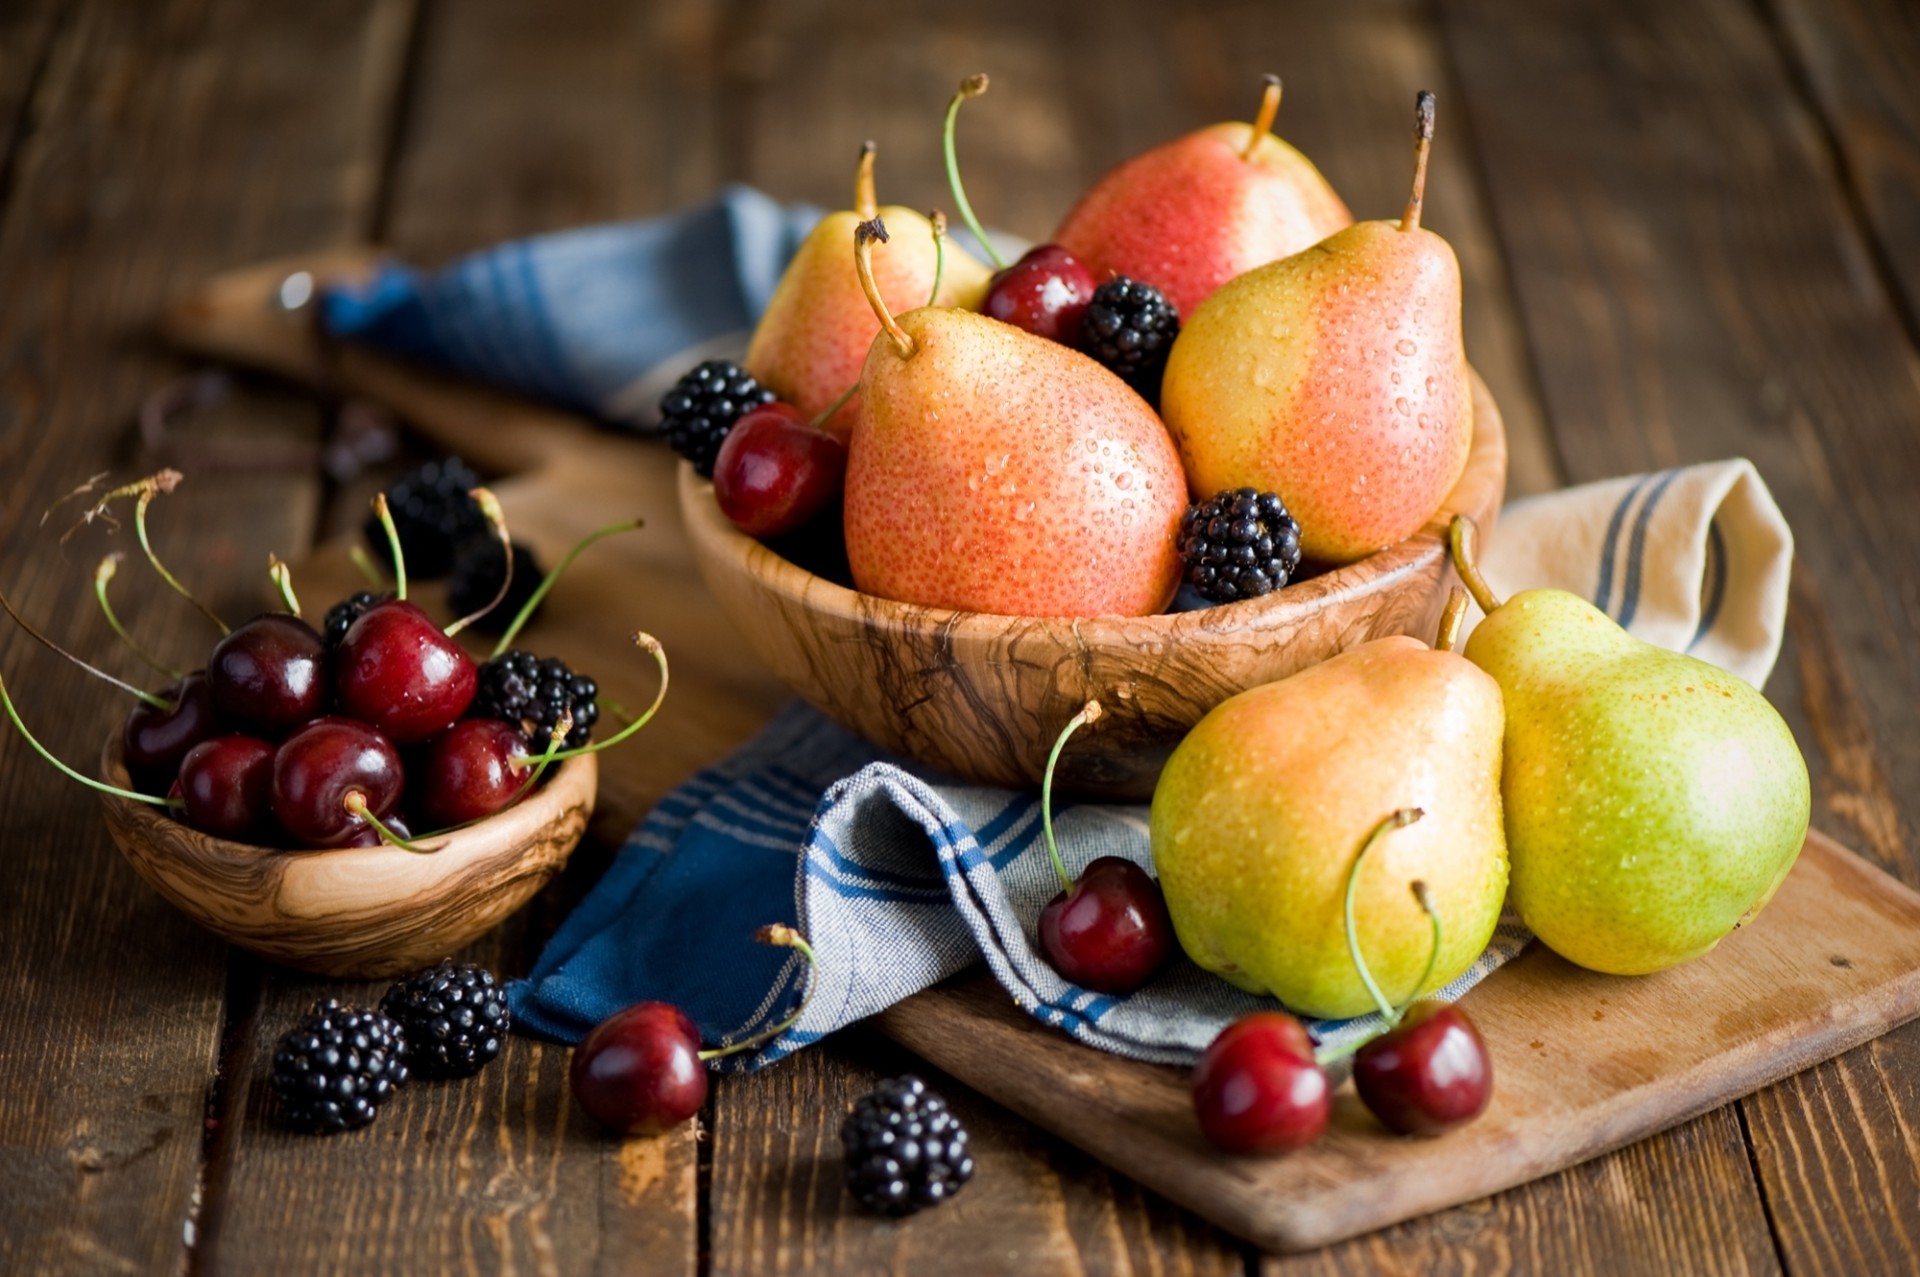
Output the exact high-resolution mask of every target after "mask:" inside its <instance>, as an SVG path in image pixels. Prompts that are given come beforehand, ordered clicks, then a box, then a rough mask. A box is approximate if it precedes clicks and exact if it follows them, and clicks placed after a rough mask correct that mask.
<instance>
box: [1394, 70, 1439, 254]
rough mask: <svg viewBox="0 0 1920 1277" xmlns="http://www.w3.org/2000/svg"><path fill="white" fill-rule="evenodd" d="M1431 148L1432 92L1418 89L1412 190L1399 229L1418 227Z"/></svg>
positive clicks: (1406, 229) (1416, 95)
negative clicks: (1428, 153) (1428, 154)
mask: <svg viewBox="0 0 1920 1277" xmlns="http://www.w3.org/2000/svg"><path fill="white" fill-rule="evenodd" d="M1432 149H1433V94H1432V92H1431V91H1429V90H1427V89H1422V90H1420V92H1419V93H1417V94H1415V95H1414V99H1413V192H1412V194H1410V195H1408V196H1407V208H1406V211H1405V212H1404V213H1402V214H1400V229H1401V230H1403V231H1413V230H1418V229H1420V208H1421V202H1422V201H1423V200H1425V199H1426V196H1427V152H1428V151H1431V150H1432Z"/></svg>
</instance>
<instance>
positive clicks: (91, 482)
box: [40, 470, 118, 541]
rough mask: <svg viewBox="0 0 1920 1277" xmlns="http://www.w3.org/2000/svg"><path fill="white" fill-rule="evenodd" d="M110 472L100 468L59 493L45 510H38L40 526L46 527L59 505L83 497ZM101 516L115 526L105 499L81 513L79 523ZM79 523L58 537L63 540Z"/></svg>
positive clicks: (110, 472) (70, 534)
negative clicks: (67, 490) (73, 486)
mask: <svg viewBox="0 0 1920 1277" xmlns="http://www.w3.org/2000/svg"><path fill="white" fill-rule="evenodd" d="M112 473H113V471H111V470H102V471H101V472H100V473H99V474H96V475H93V476H92V477H90V478H89V479H88V480H87V481H86V482H85V483H82V484H80V485H79V486H77V487H75V488H73V489H72V490H71V491H69V492H66V493H64V494H63V495H61V496H60V497H59V498H58V499H57V500H55V501H54V503H53V504H52V505H50V506H48V507H47V508H46V509H45V510H42V511H41V512H40V526H41V527H43V528H44V527H46V526H47V520H48V519H51V518H52V517H53V512H54V511H55V510H58V509H59V508H60V507H61V506H63V505H65V504H66V503H67V502H69V501H72V500H74V499H75V498H77V497H84V496H86V495H88V494H89V493H91V492H92V491H93V490H94V489H95V488H97V487H99V486H100V485H101V483H102V482H104V481H105V480H106V477H107V476H108V475H110V474H112ZM102 517H104V518H106V520H107V521H108V522H109V523H114V524H116V526H117V523H118V521H117V520H115V519H114V518H113V516H112V515H110V514H108V513H107V511H106V503H105V501H102V502H99V503H97V504H96V505H94V507H93V508H92V509H90V510H88V511H87V512H86V513H85V514H83V515H81V516H80V523H92V522H93V521H94V520H95V519H96V518H102ZM80 523H76V524H74V525H73V527H71V528H68V529H67V531H66V533H65V535H63V536H62V537H61V538H60V539H61V540H62V541H65V540H66V539H67V537H69V536H72V535H73V533H74V531H75V529H77V528H78V527H79V526H80Z"/></svg>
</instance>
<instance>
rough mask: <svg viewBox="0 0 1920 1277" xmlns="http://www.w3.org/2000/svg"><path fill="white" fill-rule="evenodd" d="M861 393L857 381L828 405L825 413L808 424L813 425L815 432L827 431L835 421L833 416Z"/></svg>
mask: <svg viewBox="0 0 1920 1277" xmlns="http://www.w3.org/2000/svg"><path fill="white" fill-rule="evenodd" d="M859 392H860V383H859V382H857V381H856V382H854V383H853V384H852V385H851V386H848V387H847V388H846V389H845V390H843V391H841V392H840V397H839V398H838V399H836V400H834V401H833V402H832V403H830V404H828V405H827V406H826V409H825V411H823V412H821V414H820V415H819V416H817V417H815V418H814V419H813V420H812V421H811V422H809V423H808V424H809V425H811V426H812V427H813V428H814V429H815V430H824V429H826V427H827V423H828V422H829V421H832V420H833V414H835V413H836V412H839V411H840V410H841V409H842V408H844V407H846V406H847V400H849V399H851V398H853V397H854V396H855V395H856V394H858V393H859Z"/></svg>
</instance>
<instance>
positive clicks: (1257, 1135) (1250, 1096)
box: [1193, 1011, 1333, 1153]
mask: <svg viewBox="0 0 1920 1277" xmlns="http://www.w3.org/2000/svg"><path fill="white" fill-rule="evenodd" d="M1193 1109H1194V1113H1195V1115H1196V1116H1198V1117H1199V1119H1200V1129H1201V1131H1202V1132H1204V1133H1205V1135H1206V1137H1207V1138H1208V1139H1209V1140H1211V1141H1213V1143H1214V1144H1216V1145H1217V1146H1219V1147H1220V1148H1223V1149H1225V1150H1227V1151H1228V1152H1229V1153H1284V1152H1287V1151H1289V1150H1291V1149H1296V1148H1304V1147H1306V1146H1307V1145H1308V1144H1311V1143H1313V1141H1314V1140H1316V1139H1318V1138H1320V1133H1321V1132H1322V1131H1324V1130H1326V1129H1327V1119H1328V1117H1329V1116H1331V1115H1332V1113H1333V1086H1332V1084H1331V1083H1330V1082H1328V1080H1327V1073H1326V1070H1325V1069H1323V1068H1321V1067H1320V1065H1319V1064H1317V1063H1315V1062H1314V1058H1313V1040H1312V1039H1311V1038H1309V1037H1308V1036H1307V1031H1306V1029H1305V1028H1303V1027H1302V1026H1301V1024H1300V1021H1298V1020H1296V1019H1294V1018H1293V1017H1292V1016H1290V1015H1287V1014H1285V1013H1284V1012H1280V1011H1256V1012H1254V1013H1253V1014H1252V1015H1248V1016H1243V1017H1241V1018H1240V1019H1238V1020H1235V1021H1234V1022H1233V1023H1232V1024H1229V1025H1228V1026H1227V1027H1226V1028H1225V1029H1222V1030H1221V1032H1220V1036H1219V1037H1217V1038H1215V1039H1214V1040H1213V1042H1212V1044H1211V1045H1210V1046H1208V1047H1207V1049H1206V1050H1205V1051H1204V1052H1202V1053H1201V1056H1200V1062H1199V1063H1198V1064H1196V1065H1195V1066H1194V1069H1193Z"/></svg>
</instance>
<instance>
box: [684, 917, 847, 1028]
mask: <svg viewBox="0 0 1920 1277" xmlns="http://www.w3.org/2000/svg"><path fill="white" fill-rule="evenodd" d="M753 938H754V939H755V940H758V941H759V942H760V943H761V944H772V945H779V946H781V947H783V948H787V949H797V950H799V951H800V956H801V957H803V958H805V959H806V960H807V967H808V969H809V974H808V977H807V989H806V992H805V993H803V994H801V995H800V1005H799V1006H797V1007H795V1008H794V1011H793V1014H792V1015H790V1016H788V1017H787V1018H786V1019H784V1020H782V1021H780V1023H778V1024H776V1025H774V1026H773V1027H772V1028H770V1029H763V1030H761V1031H760V1032H758V1033H756V1034H754V1035H753V1036H752V1037H750V1038H744V1039H742V1040H741V1041H739V1042H735V1043H734V1044H733V1045H732V1046H721V1047H714V1048H713V1049H712V1050H708V1051H702V1052H700V1058H701V1059H702V1060H718V1059H721V1058H723V1057H725V1056H729V1055H738V1054H739V1053H740V1052H742V1051H751V1050H753V1049H754V1048H755V1047H757V1046H764V1045H766V1044H767V1043H769V1042H771V1041H773V1040H774V1039H775V1038H777V1037H779V1036H780V1035H781V1034H782V1033H785V1032H786V1031H787V1030H788V1029H791V1028H792V1027H793V1026H794V1025H796V1024H798V1023H800V1017H802V1016H804V1015H805V1014H806V1013H807V1008H808V1007H809V1006H811V1005H812V1004H813V986H814V985H815V984H816V983H818V981H817V980H816V979H815V978H814V976H815V975H816V974H817V973H818V972H819V970H820V959H819V958H818V957H817V956H816V955H815V954H814V952H813V946H812V945H810V944H808V943H807V940H806V937H805V936H803V935H801V934H800V933H799V932H798V931H795V930H794V929H793V928H792V927H789V926H788V925H787V924H786V923H784V922H776V923H773V924H772V925H770V926H765V927H762V928H760V930H758V931H756V932H754V933H753Z"/></svg>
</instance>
